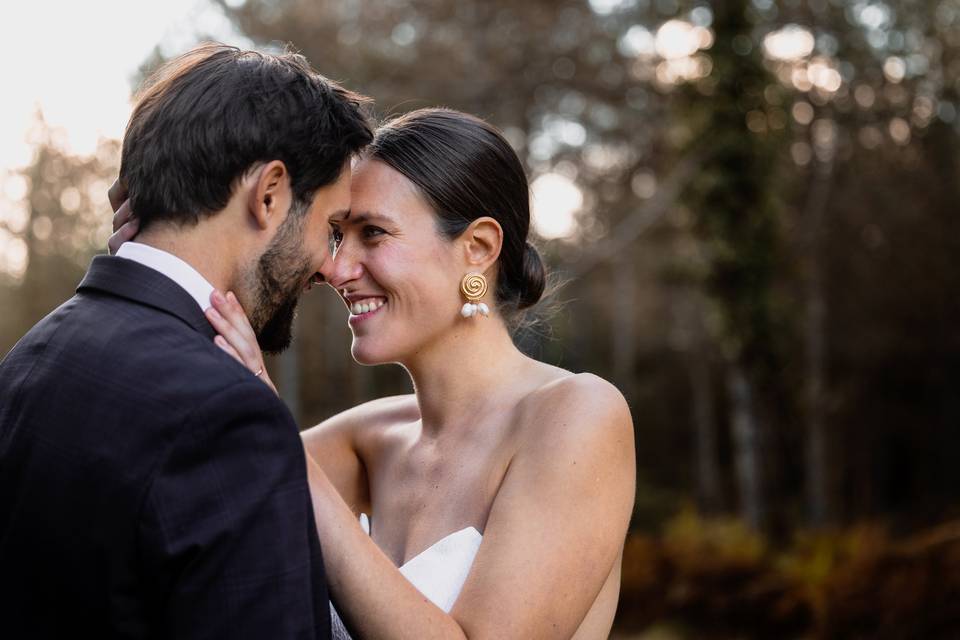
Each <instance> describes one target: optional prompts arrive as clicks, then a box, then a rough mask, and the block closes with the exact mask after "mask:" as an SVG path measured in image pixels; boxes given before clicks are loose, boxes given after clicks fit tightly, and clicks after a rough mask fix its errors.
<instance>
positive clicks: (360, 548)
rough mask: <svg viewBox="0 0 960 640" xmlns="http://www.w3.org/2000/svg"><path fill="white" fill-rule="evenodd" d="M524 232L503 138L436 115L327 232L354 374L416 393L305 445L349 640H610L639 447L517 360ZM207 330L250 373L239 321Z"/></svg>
mask: <svg viewBox="0 0 960 640" xmlns="http://www.w3.org/2000/svg"><path fill="white" fill-rule="evenodd" d="M529 219H530V216H529V190H528V185H527V180H526V177H525V175H524V172H523V169H522V166H521V164H520V162H519V160H518V159H517V157H516V155H515V154H514V152H513V151H512V149H511V148H510V146H509V144H508V143H507V142H506V141H505V140H504V139H503V137H502V136H501V135H500V134H499V133H498V132H496V131H495V130H494V129H493V128H492V127H491V126H489V125H488V124H486V123H484V122H483V121H481V120H479V119H476V118H474V117H472V116H468V115H465V114H462V113H458V112H454V111H449V110H442V109H427V110H421V111H417V112H413V113H411V114H408V115H406V116H403V117H400V118H397V119H395V120H393V121H391V122H389V123H387V124H386V125H384V126H382V127H381V128H380V129H379V130H378V132H377V135H376V139H375V141H374V142H373V144H372V146H371V147H370V148H369V149H368V150H367V151H366V153H365V155H364V156H363V158H362V159H361V160H360V161H359V162H358V163H357V164H356V166H355V167H354V173H353V186H352V207H351V213H349V214H348V215H345V216H340V217H339V218H337V219H335V220H332V221H331V227H332V234H333V241H334V243H335V253H334V259H333V261H332V267H331V268H330V273H324V276H325V277H326V278H327V282H328V283H329V284H330V285H332V286H333V287H334V288H335V289H336V290H337V291H338V292H339V293H340V295H341V297H342V298H343V300H344V302H345V304H346V306H347V309H348V311H349V324H350V327H351V329H352V332H353V344H352V353H353V357H354V358H355V359H356V361H357V362H359V363H361V364H365V365H374V364H385V363H399V364H401V365H402V366H403V367H404V368H405V369H406V371H407V372H408V373H409V375H410V377H411V379H412V381H413V385H414V389H415V393H414V394H411V395H408V396H400V397H393V398H384V399H380V400H375V401H373V402H369V403H367V404H364V405H361V406H359V407H356V408H354V409H351V410H348V411H345V412H344V413H341V414H339V415H337V416H334V417H332V418H330V419H329V420H326V421H325V422H323V423H321V424H320V425H318V426H316V427H313V428H311V429H308V430H306V431H304V432H303V442H304V446H305V449H306V453H307V458H308V466H309V468H310V489H311V494H312V496H313V501H314V512H315V514H316V523H317V529H318V532H319V535H320V539H321V541H322V544H323V549H324V561H325V565H326V570H327V577H328V581H329V584H330V590H331V593H332V595H333V599H334V601H335V602H336V603H337V607H338V609H339V613H340V615H341V616H342V618H343V620H344V621H345V622H346V624H347V626H348V627H349V628H350V629H351V630H352V632H353V634H354V636H355V637H357V638H377V639H392V638H471V639H473V638H523V639H527V638H590V639H595V638H596V639H599V638H606V637H607V636H608V633H609V630H610V626H611V623H612V620H613V616H614V612H615V610H616V604H617V597H618V592H619V579H620V558H621V554H622V549H623V541H624V537H625V533H626V530H627V524H628V521H629V518H630V514H631V510H632V507H633V498H634V480H635V471H634V445H633V427H632V422H631V418H630V415H629V411H628V408H627V405H626V403H625V401H624V399H623V397H622V396H621V395H620V393H619V392H618V391H617V390H616V389H615V388H614V387H613V386H612V385H610V384H609V383H607V382H605V381H604V380H601V379H600V378H597V377H595V376H593V375H589V374H573V373H570V372H568V371H564V370H562V369H559V368H556V367H553V366H550V365H548V364H545V363H542V362H538V361H536V360H533V359H531V358H529V357H527V356H525V355H523V354H522V353H521V352H520V351H519V350H518V349H517V348H516V346H514V344H513V341H512V340H511V337H510V327H511V325H512V323H513V322H515V320H516V319H517V317H518V315H519V314H521V313H522V312H523V310H525V309H527V308H529V307H531V306H532V305H534V304H535V303H536V302H537V301H538V299H539V298H540V296H541V294H542V292H543V289H544V270H543V265H542V263H541V261H540V257H539V255H538V254H537V252H536V250H535V249H534V248H533V247H532V246H531V245H530V244H529V243H528V242H527V233H528V227H529ZM484 281H485V283H486V286H485V287H484V286H483V284H484ZM217 308H218V311H219V314H217V313H211V314H210V315H209V316H208V317H209V318H210V320H211V322H212V323H213V324H214V326H215V327H216V328H217V330H218V331H219V332H220V334H221V336H222V337H223V338H225V339H226V342H224V340H223V339H218V341H217V342H218V344H221V346H222V347H223V348H224V349H225V350H227V351H228V353H231V355H234V357H236V358H237V359H239V360H241V362H244V364H245V365H246V366H248V367H249V368H250V369H251V370H252V371H254V372H258V371H260V370H261V369H262V367H263V363H262V360H261V359H260V356H259V351H258V350H257V349H256V348H254V347H255V342H254V341H253V334H252V332H251V330H250V329H249V325H248V324H247V322H246V318H245V317H244V315H243V311H242V309H241V308H240V307H239V305H238V304H236V302H235V300H234V299H233V298H232V297H228V298H227V301H226V303H220V304H218V305H217ZM227 343H229V344H227ZM241 353H244V354H247V353H249V354H256V355H255V356H247V357H246V358H241V356H240V355H239V354H241ZM268 382H269V381H268ZM361 514H363V515H361ZM358 516H360V518H359V519H358ZM368 532H369V533H368ZM398 567H399V568H400V569H399V570H398ZM336 626H337V624H336V620H335V627H336ZM338 633H339V634H340V635H339V637H347V636H346V635H345V632H344V631H342V630H341V631H339V632H338Z"/></svg>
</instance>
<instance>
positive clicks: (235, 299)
mask: <svg viewBox="0 0 960 640" xmlns="http://www.w3.org/2000/svg"><path fill="white" fill-rule="evenodd" d="M227 298H229V299H230V302H236V301H237V296H235V295H233V291H227Z"/></svg>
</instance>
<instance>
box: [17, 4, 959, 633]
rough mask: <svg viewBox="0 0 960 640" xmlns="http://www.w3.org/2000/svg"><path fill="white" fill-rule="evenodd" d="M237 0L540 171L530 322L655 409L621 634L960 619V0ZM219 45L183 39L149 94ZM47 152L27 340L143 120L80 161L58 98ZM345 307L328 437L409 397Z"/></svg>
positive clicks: (221, 12) (330, 69)
mask: <svg viewBox="0 0 960 640" xmlns="http://www.w3.org/2000/svg"><path fill="white" fill-rule="evenodd" d="M206 4H208V5H209V9H210V11H214V12H216V14H217V15H218V16H219V17H220V18H222V22H223V23H224V24H227V25H228V26H229V30H230V31H229V33H230V34H231V35H230V38H232V39H234V40H236V41H238V42H240V43H241V44H245V45H249V46H256V47H260V48H264V49H268V50H281V49H283V48H284V47H287V46H292V47H293V48H295V49H296V50H299V51H300V52H302V53H303V54H305V55H306V56H307V58H308V59H309V60H310V61H311V63H312V64H313V65H314V67H315V68H317V69H318V70H319V71H320V72H321V73H323V74H324V75H326V76H328V77H331V78H335V79H337V80H340V81H342V82H343V83H344V84H346V85H347V86H349V87H351V88H353V89H356V90H358V91H360V92H363V93H366V94H368V95H370V96H372V97H374V98H375V99H376V102H377V113H378V116H380V117H388V116H390V115H394V114H399V113H403V112H405V111H408V110H411V109H415V108H418V107H423V106H432V105H443V106H449V107H453V108H457V109H462V110H465V111H468V112H471V113H475V114H477V115H480V116H481V117H483V118H485V119H487V120H489V121H490V122H492V123H493V124H495V125H496V126H497V127H499V128H500V129H501V130H503V131H504V133H505V135H506V136H507V138H508V139H509V140H510V142H511V143H512V144H513V146H514V147H515V149H516V150H517V151H518V153H519V154H520V156H521V158H522V159H523V160H524V162H525V165H526V167H527V170H528V174H529V176H530V178H531V184H532V193H533V195H534V198H535V200H534V205H535V207H534V208H535V215H536V220H535V225H534V226H535V233H536V236H535V240H536V243H537V244H538V246H539V247H540V248H541V249H542V251H543V253H544V255H545V256H546V257H547V259H548V263H549V266H550V268H551V271H552V272H553V274H555V277H556V278H557V281H558V282H561V283H562V286H561V287H560V288H559V290H558V292H557V294H556V296H555V300H554V301H553V302H554V304H551V305H547V307H548V308H549V312H547V313H544V314H543V315H542V317H541V318H540V322H539V323H538V324H537V325H535V326H533V327H532V328H531V329H529V330H527V331H525V332H523V333H522V334H520V335H518V336H517V340H518V342H519V343H520V344H521V345H522V347H523V348H524V349H525V350H527V351H528V352H530V353H531V354H533V355H535V356H536V357H539V358H542V359H544V360H547V361H549V362H552V363H555V364H557V365H559V366H562V367H565V368H568V369H570V370H573V371H591V372H594V373H596V374H598V375H601V376H603V377H605V378H608V379H610V380H612V381H614V382H615V383H616V384H617V386H618V387H619V388H620V389H621V390H622V391H623V393H624V394H625V396H626V397H627V399H628V400H629V402H630V406H631V409H632V412H633V417H634V422H635V429H636V442H637V459H638V493H637V503H636V508H635V513H634V519H633V524H632V530H631V535H630V538H629V539H628V544H627V550H626V554H625V558H624V584H623V591H622V598H621V606H620V611H619V613H618V619H617V625H616V627H615V634H616V635H617V636H618V637H650V638H652V637H657V638H686V637H717V638H725V637H891V638H894V637H952V636H953V635H954V634H956V633H957V632H958V629H960V501H958V498H960V464H958V463H957V461H956V460H954V459H953V456H954V455H957V454H958V453H960V429H958V428H957V427H958V425H960V393H957V390H956V389H955V387H954V386H953V385H955V384H957V383H958V382H960V295H958V294H960V260H957V256H958V252H960V213H958V207H957V205H958V201H960V182H958V163H960V155H958V151H960V114H958V108H960V102H958V100H960V0H896V1H894V0H856V1H842V0H780V1H774V0H725V1H723V2H703V1H682V0H589V1H588V0H525V1H524V2H516V1H515V0H456V1H453V0H448V1H444V0H430V1H428V0H389V1H383V2H361V1H360V0H338V1H316V0H245V1H244V0H220V1H214V0H209V1H208V2H206ZM208 38H215V39H220V40H223V39H229V38H224V37H223V35H222V33H219V32H212V33H208V32H204V31H203V29H202V25H201V28H198V29H195V30H194V31H191V32H190V33H189V34H188V35H187V36H184V34H182V33H180V34H178V37H177V38H174V40H175V42H174V43H173V44H171V42H170V40H169V38H168V39H167V41H165V42H158V44H157V46H156V48H155V49H154V50H153V53H152V54H151V55H149V56H148V57H147V59H145V60H143V61H142V64H140V68H139V71H138V73H136V74H134V77H133V78H132V80H131V83H130V90H131V92H132V91H133V90H135V88H136V86H137V84H138V83H139V81H140V80H142V78H143V77H144V76H145V74H147V73H149V71H150V70H151V69H153V68H155V67H156V65H158V64H159V63H160V62H162V61H163V60H164V59H167V58H169V57H171V56H172V55H175V54H177V53H180V52H182V51H183V50H185V49H186V48H188V47H189V46H190V45H191V44H193V43H195V42H199V41H201V40H204V39H208ZM80 53H82V52H80ZM88 72H89V73H96V70H95V69H91V70H89V71H88ZM51 81H52V82H56V80H55V79H53V80H51ZM78 100H82V96H78ZM29 140H30V149H31V151H30V154H29V158H28V159H27V160H26V161H25V162H23V163H22V164H21V166H18V167H15V168H13V169H9V170H5V171H0V309H2V310H3V311H2V313H0V354H2V353H6V352H7V351H8V350H9V349H10V348H11V347H12V346H13V345H14V343H15V342H16V341H17V340H18V339H19V337H20V336H22V335H23V333H25V332H26V331H27V329H28V328H29V327H30V326H31V325H33V324H34V323H35V322H37V321H38V320H39V319H40V318H42V317H43V316H44V315H45V314H47V313H49V312H50V311H51V310H52V309H53V308H55V307H56V306H57V305H58V304H60V303H61V302H63V301H64V300H65V299H66V298H68V297H69V296H70V295H71V294H72V291H73V289H74V288H75V286H76V284H77V283H78V282H79V280H80V278H81V277H82V275H83V273H84V271H85V268H86V266H87V264H88V262H89V260H90V258H91V256H92V255H94V254H95V253H101V252H103V251H104V247H105V242H106V236H107V235H109V226H110V211H109V208H108V205H107V203H106V188H107V186H108V185H109V184H110V182H112V180H113V178H114V177H115V174H116V170H117V164H118V160H119V153H118V149H119V146H118V145H119V142H118V140H116V139H111V138H109V137H105V138H101V139H100V140H99V142H98V143H97V144H96V148H95V150H92V151H90V152H88V153H76V152H75V151H73V150H71V149H70V148H69V147H68V145H65V144H63V132H62V131H60V130H59V129H58V128H57V126H54V125H51V124H50V123H48V122H47V121H46V120H45V119H44V115H43V113H42V112H38V113H37V115H36V118H35V121H34V122H33V124H32V127H31V131H30V133H29ZM344 318H345V311H344V309H343V307H342V306H341V305H340V304H338V302H337V300H336V298H335V297H334V296H333V295H332V292H323V293H320V294H315V293H314V294H311V295H309V296H307V297H306V299H305V301H304V303H303V305H302V308H301V313H300V316H299V319H298V322H297V325H296V339H295V348H294V349H292V350H291V351H290V352H289V353H288V354H286V355H284V356H282V357H280V358H278V359H276V360H275V361H273V362H272V363H271V364H272V370H273V371H274V372H275V373H274V377H275V379H276V380H277V381H278V384H279V386H280V388H281V390H282V393H283V396H284V398H285V400H286V401H287V403H288V404H289V405H290V407H291V409H292V410H293V412H294V414H295V415H296V416H297V417H298V419H299V420H300V424H301V425H303V426H304V427H306V426H310V425H312V424H315V423H316V422H318V421H320V420H322V419H323V418H325V417H327V416H329V415H331V414H333V413H334V412H337V411H339V410H342V409H345V408H347V407H350V406H352V405H355V404H358V403H360V402H363V401H365V400H368V399H371V398H374V397H378V396H383V395H387V394H395V393H403V392H407V391H409V384H408V382H407V381H406V377H405V375H404V374H403V372H402V371H401V370H400V369H399V368H397V367H378V368H365V367H360V366H358V365H356V364H355V363H353V362H352V360H351V359H350V357H349V351H348V348H347V345H348V344H349V330H348V328H347V325H346V322H345V321H344Z"/></svg>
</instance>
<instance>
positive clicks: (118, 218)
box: [113, 200, 133, 231]
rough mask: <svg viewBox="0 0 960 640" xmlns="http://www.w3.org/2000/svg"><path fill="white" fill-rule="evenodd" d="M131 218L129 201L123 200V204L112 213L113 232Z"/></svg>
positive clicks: (131, 211)
mask: <svg viewBox="0 0 960 640" xmlns="http://www.w3.org/2000/svg"><path fill="white" fill-rule="evenodd" d="M131 217H133V209H131V208H130V201H129V200H124V201H123V204H121V205H120V207H119V208H117V209H115V210H114V212H113V230H114V231H116V230H117V229H119V228H120V227H122V226H123V225H125V224H126V223H127V222H129V221H130V218H131Z"/></svg>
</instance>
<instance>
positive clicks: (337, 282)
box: [320, 244, 363, 289]
mask: <svg viewBox="0 0 960 640" xmlns="http://www.w3.org/2000/svg"><path fill="white" fill-rule="evenodd" d="M362 273H363V266H362V263H361V261H360V256H359V255H358V254H357V252H355V251H350V250H349V249H348V248H347V247H346V245H345V244H343V245H340V246H339V247H338V248H337V250H336V251H335V252H334V253H333V254H331V255H328V256H327V259H326V260H324V261H323V264H322V265H321V266H320V275H322V276H323V277H324V279H325V280H326V281H327V283H329V284H330V285H331V286H333V287H334V288H335V289H341V288H342V287H343V285H345V284H347V283H349V282H351V281H353V280H356V279H358V278H359V277H360V275H361V274H362Z"/></svg>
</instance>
